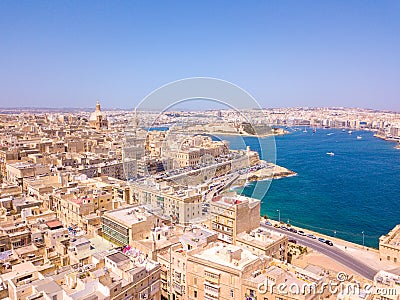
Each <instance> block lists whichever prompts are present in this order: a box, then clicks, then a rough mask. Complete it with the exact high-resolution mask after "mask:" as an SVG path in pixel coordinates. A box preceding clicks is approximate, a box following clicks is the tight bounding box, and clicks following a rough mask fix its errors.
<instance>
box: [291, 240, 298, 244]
mask: <svg viewBox="0 0 400 300" xmlns="http://www.w3.org/2000/svg"><path fill="white" fill-rule="evenodd" d="M289 243H293V244H297V241H296V240H289Z"/></svg>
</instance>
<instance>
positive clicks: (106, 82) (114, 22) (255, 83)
mask: <svg viewBox="0 0 400 300" xmlns="http://www.w3.org/2000/svg"><path fill="white" fill-rule="evenodd" d="M194 76H207V77H208V76H210V77H217V78H221V79H225V80H228V81H230V82H233V83H235V84H237V85H239V86H241V87H243V88H244V89H246V90H247V91H248V92H250V93H251V94H252V95H253V96H254V97H255V98H256V99H257V100H258V101H259V102H260V103H261V105H262V106H263V107H289V106H347V107H368V108H376V109H391V110H397V111H400V1H348V0H343V1H320V0H316V1H297V0H296V1H283V0H279V1H242V2H239V1H177V2H173V1H159V2H155V1H137V2H134V1H14V0H11V1H5V0H2V1H0V107H15V106H35V107H92V106H93V107H94V104H95V102H96V100H97V99H100V100H101V103H102V105H103V107H122V108H132V107H134V106H135V105H136V104H137V103H138V102H139V101H140V100H141V99H142V98H143V97H145V96H146V95H147V94H148V93H150V92H151V91H152V90H154V89H156V88H158V87H160V86H161V85H164V84H166V83H168V82H171V81H174V80H178V79H182V78H186V77H194Z"/></svg>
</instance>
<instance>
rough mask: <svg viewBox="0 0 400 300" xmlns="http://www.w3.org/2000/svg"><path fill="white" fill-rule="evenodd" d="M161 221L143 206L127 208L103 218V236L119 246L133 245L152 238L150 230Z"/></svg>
mask: <svg viewBox="0 0 400 300" xmlns="http://www.w3.org/2000/svg"><path fill="white" fill-rule="evenodd" d="M159 224H161V220H160V219H159V218H158V217H157V216H156V215H154V214H152V213H150V212H148V211H146V210H145V208H144V207H143V206H126V207H122V208H120V209H116V210H112V211H107V212H105V213H104V214H103V215H102V217H101V229H102V235H103V237H105V238H106V239H108V240H110V241H111V242H113V243H115V244H117V245H121V246H122V245H123V246H125V245H128V244H132V242H133V241H135V240H141V239H145V238H148V237H149V236H150V229H151V228H154V227H157V226H159Z"/></svg>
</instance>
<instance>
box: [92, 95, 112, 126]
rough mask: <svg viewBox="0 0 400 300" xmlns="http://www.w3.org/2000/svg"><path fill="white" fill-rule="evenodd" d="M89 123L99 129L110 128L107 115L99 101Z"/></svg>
mask: <svg viewBox="0 0 400 300" xmlns="http://www.w3.org/2000/svg"><path fill="white" fill-rule="evenodd" d="M89 124H90V126H91V127H92V128H95V129H97V130H100V129H107V128H108V120H107V115H106V114H105V113H104V112H102V111H101V108H100V103H99V102H97V103H96V110H95V111H94V112H92V113H91V114H90V118H89Z"/></svg>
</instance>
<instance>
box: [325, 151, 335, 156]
mask: <svg viewBox="0 0 400 300" xmlns="http://www.w3.org/2000/svg"><path fill="white" fill-rule="evenodd" d="M326 154H327V155H329V156H335V153H333V152H327V153H326Z"/></svg>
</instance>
